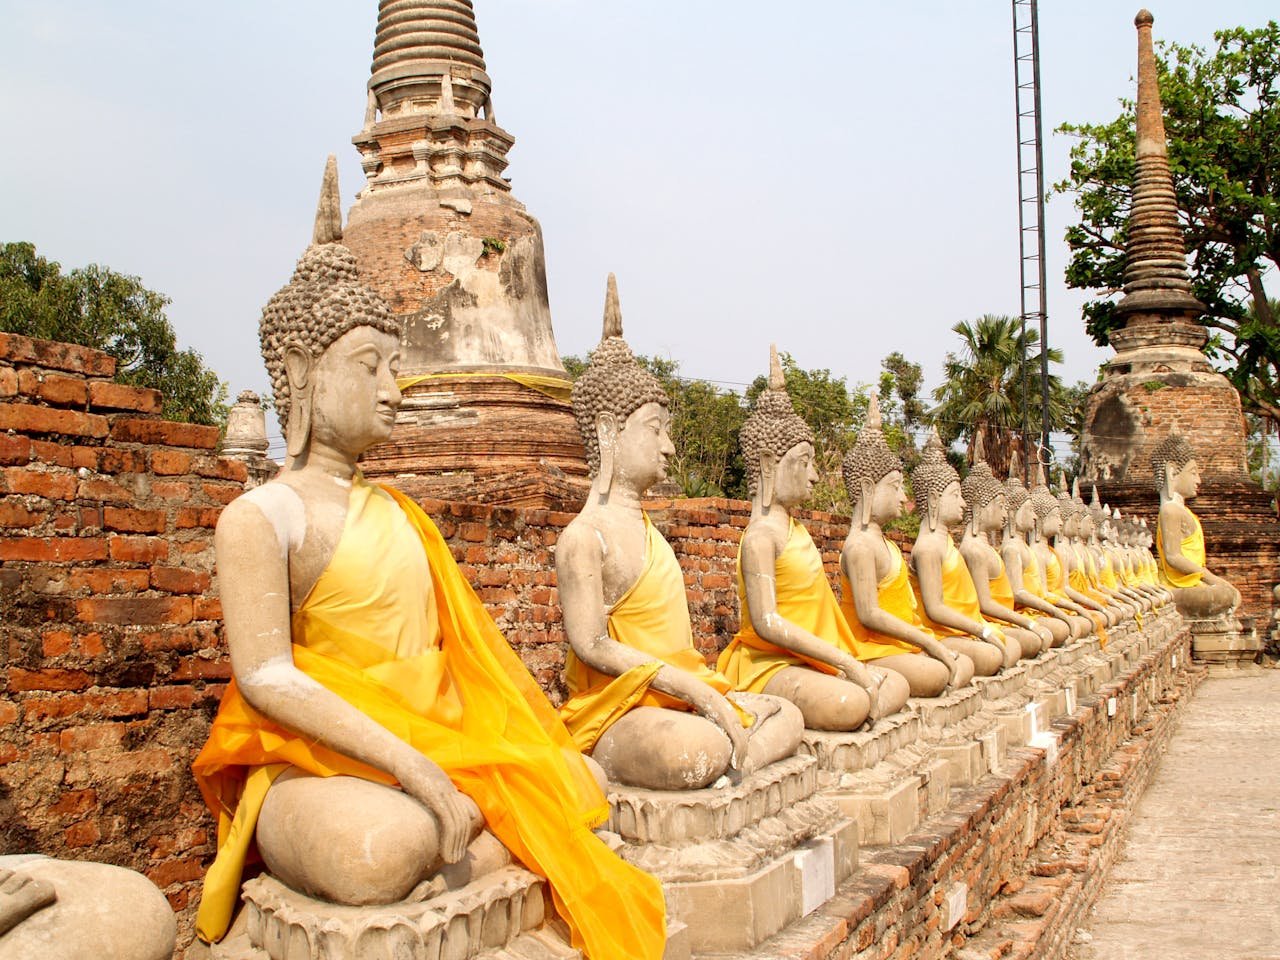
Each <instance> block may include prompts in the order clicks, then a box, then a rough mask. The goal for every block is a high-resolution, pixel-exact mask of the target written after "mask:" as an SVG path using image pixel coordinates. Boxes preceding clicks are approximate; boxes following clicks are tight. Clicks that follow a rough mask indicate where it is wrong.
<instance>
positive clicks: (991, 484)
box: [960, 431, 1004, 527]
mask: <svg viewBox="0 0 1280 960" xmlns="http://www.w3.org/2000/svg"><path fill="white" fill-rule="evenodd" d="M1003 493H1004V484H1002V483H1001V482H1000V481H999V480H997V479H996V477H995V474H994V473H992V472H991V465H990V464H989V463H987V452H986V445H985V444H984V443H983V440H982V432H981V431H979V432H978V435H977V437H975V438H974V441H973V466H972V467H971V468H970V469H969V473H968V476H966V477H965V478H964V480H962V481H961V483H960V495H961V496H962V497H964V524H965V526H966V527H967V526H968V525H969V524H970V522H971V521H972V520H973V517H974V515H975V514H977V512H978V511H979V510H981V509H982V508H983V507H985V506H986V505H987V504H989V503H990V502H991V501H992V500H994V499H995V498H996V497H998V496H1000V495H1001V494H1003Z"/></svg>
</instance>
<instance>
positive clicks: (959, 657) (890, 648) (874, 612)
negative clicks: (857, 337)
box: [840, 393, 973, 697]
mask: <svg viewBox="0 0 1280 960" xmlns="http://www.w3.org/2000/svg"><path fill="white" fill-rule="evenodd" d="M843 472H844V483H845V488H846V489H847V490H848V491H849V499H850V501H851V502H852V504H853V522H852V523H851V524H850V527H849V535H848V537H847V538H846V539H845V542H844V547H843V549H842V550H841V551H840V609H841V611H842V612H843V613H844V617H845V621H846V622H847V623H848V624H849V627H850V629H851V630H852V631H853V653H854V656H856V657H857V658H858V659H859V660H861V661H863V662H865V663H873V664H875V666H877V667H880V668H882V669H884V670H891V671H893V672H894V673H897V674H900V675H901V676H903V677H905V678H906V681H907V684H908V685H909V687H910V690H911V695H912V696H913V697H937V696H941V695H942V694H943V693H946V692H947V691H948V690H953V689H957V688H959V687H963V686H965V685H967V684H968V683H969V681H970V680H972V679H973V661H972V660H970V659H969V658H968V657H967V656H965V655H964V654H963V653H959V652H957V651H955V650H953V649H951V648H950V647H948V646H946V645H945V644H944V643H942V641H941V640H939V639H938V637H937V636H936V635H935V634H934V633H933V631H931V630H930V629H929V628H928V627H927V626H925V623H924V620H923V619H921V617H920V610H919V606H918V605H917V602H916V596H915V592H914V590H913V589H912V587H911V582H910V576H909V572H908V569H907V563H906V561H905V560H903V558H902V551H901V550H899V549H898V546H897V544H895V543H894V542H893V541H892V540H890V539H889V538H888V537H886V536H885V533H884V525H885V524H886V523H889V522H890V521H893V520H896V519H898V518H899V517H901V516H902V515H903V514H904V513H905V512H906V510H907V508H908V506H909V504H910V501H909V500H908V498H907V493H906V490H905V487H904V483H903V480H904V478H903V472H902V461H901V460H899V459H898V455H897V454H895V453H894V452H893V450H891V449H890V447H889V445H888V444H887V443H886V442H885V439H884V433H883V432H882V431H881V428H880V403H879V398H878V397H877V396H876V394H875V393H872V394H871V403H870V406H869V408H868V411H867V422H866V426H865V427H863V429H862V432H861V433H859V434H858V441H857V443H856V444H855V445H854V447H853V449H852V450H850V451H849V453H848V455H846V457H845V459H844V464H843Z"/></svg>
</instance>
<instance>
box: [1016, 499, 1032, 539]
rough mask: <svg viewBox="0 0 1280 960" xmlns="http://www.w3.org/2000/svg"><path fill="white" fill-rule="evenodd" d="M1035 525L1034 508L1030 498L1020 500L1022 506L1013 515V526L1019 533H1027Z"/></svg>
mask: <svg viewBox="0 0 1280 960" xmlns="http://www.w3.org/2000/svg"><path fill="white" fill-rule="evenodd" d="M1035 525H1036V508H1035V507H1034V506H1033V505H1032V503H1031V501H1030V500H1024V501H1022V506H1020V507H1019V508H1018V512H1017V513H1015V514H1014V515H1013V527H1014V529H1015V530H1017V531H1018V532H1019V533H1027V532H1028V531H1029V530H1031V528H1032V527H1034V526H1035Z"/></svg>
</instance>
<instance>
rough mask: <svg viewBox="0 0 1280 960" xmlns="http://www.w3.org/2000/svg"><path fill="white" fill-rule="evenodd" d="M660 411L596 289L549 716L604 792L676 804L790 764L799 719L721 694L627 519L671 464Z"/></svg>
mask: <svg viewBox="0 0 1280 960" xmlns="http://www.w3.org/2000/svg"><path fill="white" fill-rule="evenodd" d="M669 403H670V401H669V400H668V399H667V395H666V393H665V392H664V391H663V389H662V385H661V384H660V383H659V382H658V380H657V378H656V377H654V376H653V375H652V374H651V373H649V372H648V371H647V370H645V369H644V368H643V367H642V366H640V364H639V363H637V362H636V359H635V357H634V356H633V355H632V353H631V349H630V348H629V347H628V346H627V343H626V341H625V340H623V339H622V314H621V311H620V309H619V307H618V293H617V285H616V283H615V281H614V279H613V277H612V275H610V277H609V287H608V297H607V300H606V305H605V316H604V336H603V337H602V339H601V340H600V344H599V345H598V346H597V347H596V349H595V350H594V351H593V352H592V354H591V360H590V363H589V364H588V365H587V369H586V370H585V371H584V372H583V373H582V374H581V376H579V377H578V379H577V381H576V382H575V383H574V386H573V412H574V416H575V417H576V419H577V422H578V427H579V430H580V431H581V433H582V440H583V444H584V445H585V447H586V451H587V463H588V466H589V468H590V471H591V477H592V482H591V489H590V491H589V493H588V495H587V502H586V505H585V506H583V508H582V511H581V512H580V513H579V514H578V515H577V516H576V517H575V518H574V519H573V521H572V522H570V524H569V525H568V526H567V527H566V528H565V530H564V533H562V534H561V535H560V539H559V541H558V542H557V544H556V580H557V583H558V585H559V589H560V602H561V605H562V607H563V609H564V629H565V634H566V635H567V637H568V640H569V646H570V650H569V654H568V656H567V658H566V663H565V681H566V685H567V686H568V688H569V698H568V700H567V701H566V702H565V704H564V706H562V707H561V709H560V715H561V717H562V718H563V719H564V722H565V724H566V725H567V726H568V728H569V730H570V732H571V733H572V735H573V738H574V742H575V743H576V744H577V745H578V747H579V749H581V750H582V751H583V753H588V754H590V755H591V756H592V757H594V758H595V760H596V761H598V762H599V764H600V765H601V766H602V767H603V768H604V770H605V772H606V773H607V774H608V776H609V779H610V780H612V781H614V782H617V783H623V784H629V785H631V786H637V787H647V788H650V789H656V790H685V789H698V788H701V787H706V786H709V785H711V784H714V783H716V782H717V781H719V780H720V778H721V777H722V776H725V775H729V776H730V777H733V776H737V775H738V774H741V773H750V772H752V771H754V770H756V769H759V768H760V767H763V766H764V765H766V764H769V763H772V762H774V761H776V760H780V759H782V758H784V757H789V756H791V755H792V754H793V753H795V751H796V748H797V747H798V746H799V744H800V738H801V736H802V735H803V733H804V719H803V717H802V716H801V713H800V710H799V709H797V708H796V706H795V705H794V704H792V703H790V702H788V701H786V700H782V699H779V698H777V697H773V696H768V695H765V694H751V693H740V692H735V691H734V687H733V684H732V683H731V682H730V681H729V680H728V679H727V678H726V677H725V676H724V675H723V674H722V673H720V672H718V671H716V670H713V669H711V668H710V667H709V666H708V665H707V663H706V661H705V660H704V659H703V656H702V654H700V653H699V652H698V650H697V649H696V648H695V647H694V645H693V631H692V628H691V624H690V620H689V606H688V601H687V599H686V597H685V591H684V575H683V573H682V572H681V570H680V565H679V563H678V562H677V560H676V557H675V553H674V552H673V551H672V549H671V546H670V544H668V543H667V541H666V540H665V539H664V538H663V537H662V534H660V533H659V532H658V531H657V529H656V528H655V527H654V525H653V524H652V522H650V520H649V516H648V514H647V513H645V511H644V509H643V508H642V506H641V497H642V496H643V494H644V492H645V491H646V490H648V489H649V487H650V486H652V485H653V484H655V483H657V482H659V481H661V480H662V479H663V478H664V477H665V476H666V472H667V468H666V464H667V458H668V457H670V456H671V455H672V454H674V453H675V448H674V447H673V446H672V443H671V437H670V436H669V435H668V430H669V428H670V423H671V413H670V410H669Z"/></svg>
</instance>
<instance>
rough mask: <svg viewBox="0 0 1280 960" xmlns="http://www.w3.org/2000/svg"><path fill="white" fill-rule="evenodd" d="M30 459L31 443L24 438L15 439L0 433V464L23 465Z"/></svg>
mask: <svg viewBox="0 0 1280 960" xmlns="http://www.w3.org/2000/svg"><path fill="white" fill-rule="evenodd" d="M30 459H31V441H30V440H28V439H27V438H26V437H16V436H12V435H10V434H5V433H0V464H5V463H16V464H23V463H26V462H27V461H28V460H30Z"/></svg>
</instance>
